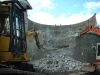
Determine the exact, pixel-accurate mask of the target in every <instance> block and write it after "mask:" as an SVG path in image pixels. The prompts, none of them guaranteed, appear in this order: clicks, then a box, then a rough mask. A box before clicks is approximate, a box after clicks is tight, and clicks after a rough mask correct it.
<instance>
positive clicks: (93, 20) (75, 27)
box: [28, 14, 96, 31]
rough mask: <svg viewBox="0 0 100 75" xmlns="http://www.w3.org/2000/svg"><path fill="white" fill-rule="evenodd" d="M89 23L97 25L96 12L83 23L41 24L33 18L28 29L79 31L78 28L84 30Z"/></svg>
mask: <svg viewBox="0 0 100 75" xmlns="http://www.w3.org/2000/svg"><path fill="white" fill-rule="evenodd" d="M88 25H96V14H94V15H93V16H92V17H91V18H90V19H88V20H86V21H83V22H81V23H76V24H71V25H59V26H54V25H45V24H40V23H36V22H33V21H31V20H29V21H28V30H30V29H34V28H35V29H37V30H46V29H50V30H61V29H63V30H65V29H66V30H69V29H70V30H71V31H77V30H80V29H81V30H82V29H84V28H85V27H86V26H88Z"/></svg>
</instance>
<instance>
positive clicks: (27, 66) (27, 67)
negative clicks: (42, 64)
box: [19, 63, 35, 72]
mask: <svg viewBox="0 0 100 75" xmlns="http://www.w3.org/2000/svg"><path fill="white" fill-rule="evenodd" d="M19 69H20V70H25V71H30V72H35V69H34V67H33V65H32V64H29V63H21V64H20V66H19Z"/></svg>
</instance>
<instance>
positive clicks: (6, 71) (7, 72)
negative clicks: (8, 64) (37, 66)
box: [0, 68, 45, 75]
mask: <svg viewBox="0 0 100 75" xmlns="http://www.w3.org/2000/svg"><path fill="white" fill-rule="evenodd" d="M11 74H15V75H45V74H42V73H36V72H29V71H23V70H17V69H11V68H0V75H11Z"/></svg>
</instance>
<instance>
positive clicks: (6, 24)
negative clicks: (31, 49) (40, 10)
mask: <svg viewBox="0 0 100 75" xmlns="http://www.w3.org/2000/svg"><path fill="white" fill-rule="evenodd" d="M28 9H32V7H31V5H30V4H29V3H28V1H27V0H1V3H0V62H11V61H13V62H22V61H28V60H29V58H28V57H27V56H26V32H25V20H24V18H25V17H24V16H25V15H24V12H27V10H28Z"/></svg>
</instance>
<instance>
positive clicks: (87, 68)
mask: <svg viewBox="0 0 100 75" xmlns="http://www.w3.org/2000/svg"><path fill="white" fill-rule="evenodd" d="M82 71H87V72H94V71H95V66H92V65H84V66H83V67H82Z"/></svg>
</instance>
